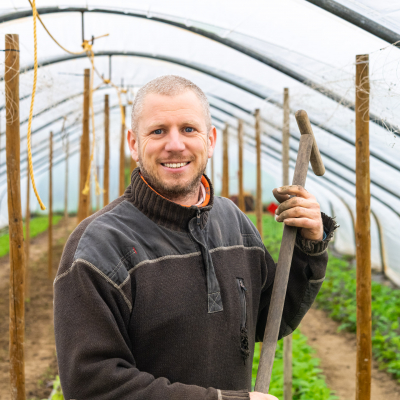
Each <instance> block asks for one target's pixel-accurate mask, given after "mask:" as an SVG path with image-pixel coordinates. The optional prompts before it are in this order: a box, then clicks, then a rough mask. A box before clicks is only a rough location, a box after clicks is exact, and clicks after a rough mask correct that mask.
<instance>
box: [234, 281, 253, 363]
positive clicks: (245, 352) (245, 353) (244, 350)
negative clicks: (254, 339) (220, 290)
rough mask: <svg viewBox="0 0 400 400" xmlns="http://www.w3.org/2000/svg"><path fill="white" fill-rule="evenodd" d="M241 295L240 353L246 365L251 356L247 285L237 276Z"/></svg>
mask: <svg viewBox="0 0 400 400" xmlns="http://www.w3.org/2000/svg"><path fill="white" fill-rule="evenodd" d="M236 280H237V284H238V289H239V295H240V308H241V309H242V319H241V321H240V354H241V356H242V359H243V364H244V365H246V360H247V359H248V358H249V355H250V350H249V336H248V332H247V327H246V319H247V311H246V292H247V289H246V286H244V281H243V279H242V278H236Z"/></svg>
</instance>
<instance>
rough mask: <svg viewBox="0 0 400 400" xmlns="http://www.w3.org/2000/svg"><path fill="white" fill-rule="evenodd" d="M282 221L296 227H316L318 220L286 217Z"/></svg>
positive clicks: (318, 223) (317, 226)
mask: <svg viewBox="0 0 400 400" xmlns="http://www.w3.org/2000/svg"><path fill="white" fill-rule="evenodd" d="M283 223H284V224H285V225H288V226H296V227H297V228H305V229H318V228H319V226H320V222H319V221H316V220H314V219H310V218H286V219H285V220H284V221H283Z"/></svg>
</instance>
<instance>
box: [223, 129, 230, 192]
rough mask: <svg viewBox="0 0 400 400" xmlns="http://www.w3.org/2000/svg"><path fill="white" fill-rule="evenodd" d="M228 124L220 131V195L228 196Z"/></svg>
mask: <svg viewBox="0 0 400 400" xmlns="http://www.w3.org/2000/svg"><path fill="white" fill-rule="evenodd" d="M228 134H229V132H228V124H225V128H224V130H223V132H222V137H223V142H222V162H223V164H222V192H221V196H222V197H229V155H228V145H229V143H228Z"/></svg>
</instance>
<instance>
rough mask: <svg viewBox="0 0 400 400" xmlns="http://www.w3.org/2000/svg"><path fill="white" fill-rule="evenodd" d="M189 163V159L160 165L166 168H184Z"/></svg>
mask: <svg viewBox="0 0 400 400" xmlns="http://www.w3.org/2000/svg"><path fill="white" fill-rule="evenodd" d="M189 164H190V161H186V162H179V163H161V165H162V166H163V167H165V168H168V169H174V170H178V169H181V168H184V167H186V166H187V165H189Z"/></svg>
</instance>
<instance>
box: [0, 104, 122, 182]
mask: <svg viewBox="0 0 400 400" xmlns="http://www.w3.org/2000/svg"><path fill="white" fill-rule="evenodd" d="M117 108H119V104H115V105H113V106H110V107H109V109H110V111H111V110H114V109H117ZM102 112H104V110H98V111H95V113H94V115H99V114H101V113H102ZM53 123H54V122H53ZM46 126H47V125H46ZM74 126H76V124H71V125H69V126H67V127H64V132H67V131H68V129H70V128H73V127H74ZM79 128H80V124H79V125H78V126H76V129H72V131H69V132H68V134H75V132H76V131H77V130H78V129H79ZM43 129H44V128H43ZM61 132H62V131H58V132H56V133H55V134H54V136H58V135H60V134H61ZM59 141H61V137H58V138H57V140H56V142H55V143H58V142H59ZM41 151H43V150H41ZM38 153H39V152H36V153H34V154H33V156H36V155H37V154H38ZM43 160H44V158H41V159H39V160H37V161H36V162H41V161H43ZM24 161H25V162H26V160H24ZM4 165H5V164H4V163H3V164H1V165H0V167H2V166H4ZM43 165H45V164H43ZM36 167H37V165H36ZM41 167H42V164H41V165H40V166H39V167H37V168H41ZM26 170H27V169H26V167H25V168H24V169H21V178H23V177H25V175H23V173H25V172H26ZM5 173H6V169H5V170H4V171H1V173H0V177H1V176H3V175H4V174H5ZM35 174H36V171H35ZM2 184H4V183H2V182H1V181H0V186H1V185H2Z"/></svg>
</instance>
